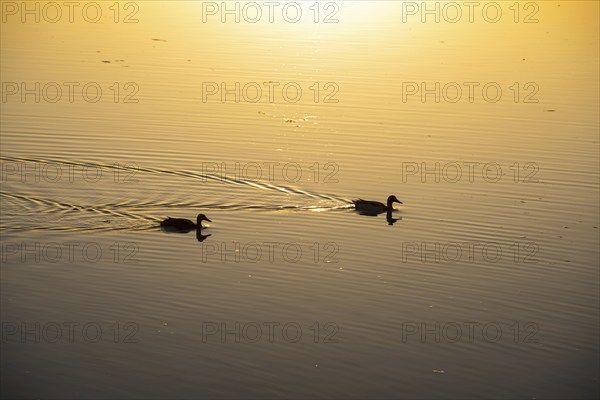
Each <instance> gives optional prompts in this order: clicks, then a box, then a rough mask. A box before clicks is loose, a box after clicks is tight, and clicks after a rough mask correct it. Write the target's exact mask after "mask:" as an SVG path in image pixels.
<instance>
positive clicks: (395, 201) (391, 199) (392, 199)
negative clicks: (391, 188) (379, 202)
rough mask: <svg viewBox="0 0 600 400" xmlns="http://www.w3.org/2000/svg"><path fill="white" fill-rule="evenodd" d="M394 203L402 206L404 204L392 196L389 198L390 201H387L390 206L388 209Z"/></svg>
mask: <svg viewBox="0 0 600 400" xmlns="http://www.w3.org/2000/svg"><path fill="white" fill-rule="evenodd" d="M392 203H400V204H402V202H401V201H400V200H398V199H397V198H396V196H394V195H391V196H390V197H388V199H387V205H388V207H391V206H392Z"/></svg>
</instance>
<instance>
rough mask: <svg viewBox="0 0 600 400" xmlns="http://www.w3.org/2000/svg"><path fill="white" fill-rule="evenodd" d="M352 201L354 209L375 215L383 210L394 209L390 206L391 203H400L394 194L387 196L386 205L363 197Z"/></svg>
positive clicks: (389, 210)
mask: <svg viewBox="0 0 600 400" xmlns="http://www.w3.org/2000/svg"><path fill="white" fill-rule="evenodd" d="M352 203H354V208H355V209H356V211H358V212H360V213H361V214H365V215H377V214H381V213H382V212H384V211H388V212H391V211H393V210H394V208H393V207H392V203H400V204H402V202H401V201H400V200H398V199H397V198H396V196H394V195H391V196H389V197H388V198H387V205H385V204H383V203H380V202H378V201H370V200H363V199H358V200H353V201H352Z"/></svg>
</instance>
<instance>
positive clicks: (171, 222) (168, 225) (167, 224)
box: [160, 214, 212, 236]
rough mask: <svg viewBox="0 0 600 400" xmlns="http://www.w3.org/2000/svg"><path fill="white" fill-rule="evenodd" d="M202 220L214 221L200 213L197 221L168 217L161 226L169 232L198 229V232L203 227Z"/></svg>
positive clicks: (185, 231)
mask: <svg viewBox="0 0 600 400" xmlns="http://www.w3.org/2000/svg"><path fill="white" fill-rule="evenodd" d="M202 221H208V222H212V221H211V220H210V219H208V217H207V216H206V215H204V214H198V217H197V218H196V223H194V222H192V221H190V220H189V219H184V218H171V217H167V219H165V220H164V221H162V222H161V223H160V227H161V229H163V230H164V231H167V232H180V233H187V232H191V231H193V230H197V231H198V232H197V233H199V232H200V231H201V230H202V228H203V226H202ZM201 236H202V235H201ZM208 236H210V235H208Z"/></svg>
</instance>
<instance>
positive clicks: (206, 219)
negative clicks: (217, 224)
mask: <svg viewBox="0 0 600 400" xmlns="http://www.w3.org/2000/svg"><path fill="white" fill-rule="evenodd" d="M204 220H205V221H208V222H212V221H211V220H210V219H208V218H206V217H205V218H204Z"/></svg>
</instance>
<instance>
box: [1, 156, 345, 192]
mask: <svg viewBox="0 0 600 400" xmlns="http://www.w3.org/2000/svg"><path fill="white" fill-rule="evenodd" d="M0 160H3V161H12V162H35V163H49V164H50V163H52V164H59V165H61V164H62V165H70V166H78V167H101V168H107V169H112V170H119V171H122V170H125V171H130V172H139V171H141V172H147V173H150V174H156V175H161V174H165V175H174V176H180V177H186V178H191V179H195V180H202V181H206V180H210V181H213V182H225V183H228V184H232V185H247V186H251V187H255V188H257V189H261V190H273V191H278V192H282V193H286V194H298V195H304V196H307V197H311V198H318V199H324V200H332V201H339V202H343V203H351V200H349V199H345V198H343V197H339V196H334V195H329V194H319V193H312V192H308V191H306V190H302V189H298V188H295V187H291V186H285V185H274V184H270V183H262V182H255V181H251V180H245V179H232V178H228V177H226V176H221V175H218V174H199V173H197V172H192V171H185V170H167V169H160V168H147V167H146V168H141V167H137V166H136V167H131V166H128V165H119V164H117V165H113V164H98V163H86V162H73V161H63V160H52V159H33V158H14V157H6V156H0Z"/></svg>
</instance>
